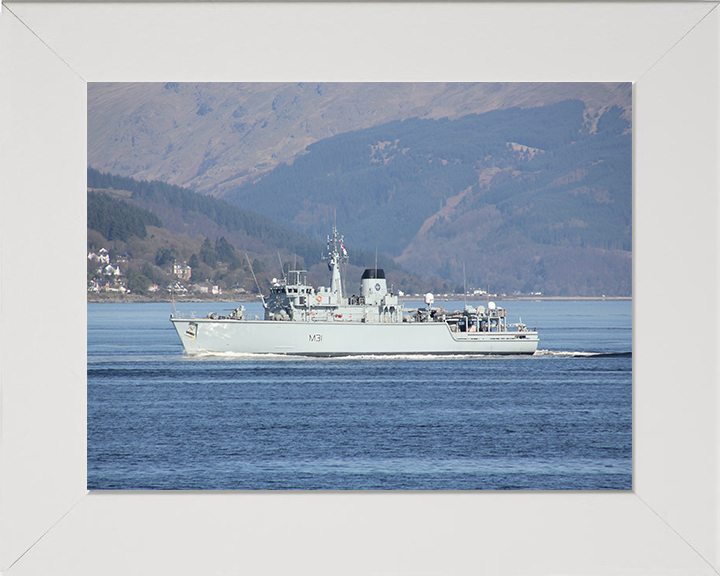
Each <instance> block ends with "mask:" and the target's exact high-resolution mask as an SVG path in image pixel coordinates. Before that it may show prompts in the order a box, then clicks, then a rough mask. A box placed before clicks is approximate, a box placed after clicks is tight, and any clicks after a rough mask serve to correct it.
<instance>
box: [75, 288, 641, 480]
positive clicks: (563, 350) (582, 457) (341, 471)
mask: <svg viewBox="0 0 720 576" xmlns="http://www.w3.org/2000/svg"><path fill="white" fill-rule="evenodd" d="M439 304H442V306H443V307H444V308H447V309H451V310H452V309H455V308H458V309H459V308H462V305H463V304H462V303H439ZM499 304H500V305H501V306H503V307H504V308H506V309H507V314H508V321H509V322H514V321H516V318H517V317H518V316H520V317H522V320H523V321H524V322H525V323H526V324H527V325H528V326H529V327H534V326H535V325H536V324H537V329H538V331H539V333H540V346H539V348H538V352H537V353H536V354H535V355H534V356H523V357H500V356H476V357H450V358H447V357H433V356H421V357H412V356H404V357H403V356H398V357H380V358H374V357H360V358H331V359H317V358H295V357H282V356H267V357H265V356H262V357H258V356H249V355H248V356H223V357H219V356H203V357H199V358H197V357H196V358H191V357H188V356H186V355H184V353H183V349H182V345H181V344H180V341H179V338H178V337H177V334H176V333H175V331H174V329H173V327H172V325H171V323H170V321H169V315H170V311H171V307H170V304H105V303H103V304H88V344H87V350H88V353H87V354H88V357H87V372H88V488H89V489H91V490H122V489H133V490H134V489H142V490H148V489H150V490H152V489H162V490H166V489H175V490H179V489H182V490H268V489H279V490H303V489H308V490H365V489H368V490H630V489H631V488H632V354H631V352H632V338H631V334H632V314H631V311H632V304H631V302H629V301H611V300H609V301H552V302H551V301H539V302H525V301H522V302H520V301H518V302H514V301H513V302H507V303H504V304H503V303H499ZM406 305H407V306H408V307H413V306H414V305H415V306H416V305H417V303H415V304H413V303H407V304H406ZM245 306H246V308H247V309H248V310H247V312H248V313H250V314H251V315H254V314H258V315H260V314H261V308H260V306H259V305H258V304H249V305H248V304H246V305H245ZM233 307H235V306H234V305H233V304H226V303H215V304H206V303H203V304H197V303H187V304H178V305H177V309H178V312H183V313H185V314H189V313H190V312H192V311H194V312H196V314H197V315H199V316H204V315H205V314H207V313H208V312H211V311H222V310H224V309H231V308H233Z"/></svg>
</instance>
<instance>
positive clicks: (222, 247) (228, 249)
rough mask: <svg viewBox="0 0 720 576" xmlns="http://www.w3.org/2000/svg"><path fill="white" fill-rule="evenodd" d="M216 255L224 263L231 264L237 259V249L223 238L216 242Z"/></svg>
mask: <svg viewBox="0 0 720 576" xmlns="http://www.w3.org/2000/svg"><path fill="white" fill-rule="evenodd" d="M215 254H216V256H217V257H218V259H219V260H221V261H222V262H227V263H230V262H232V261H233V260H234V259H235V248H233V246H232V244H230V242H228V241H227V240H226V239H225V236H223V237H222V238H220V239H218V240H217V241H216V242H215Z"/></svg>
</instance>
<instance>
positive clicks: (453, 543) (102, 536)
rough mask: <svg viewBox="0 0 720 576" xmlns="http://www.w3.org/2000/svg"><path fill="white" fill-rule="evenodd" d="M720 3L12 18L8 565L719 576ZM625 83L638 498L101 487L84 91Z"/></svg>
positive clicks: (36, 13) (247, 9)
mask: <svg viewBox="0 0 720 576" xmlns="http://www.w3.org/2000/svg"><path fill="white" fill-rule="evenodd" d="M719 33H720V10H718V2H662V3H585V2H578V3H575V2H563V3H514V2H508V3H471V2H463V3H417V4H415V3H397V4H385V3H359V4H350V3H340V4H333V3H319V4H304V3H295V2H289V3H281V4H273V3H212V2H203V3H192V2H187V3H176V4H165V3H150V4H137V3H124V2H120V3H82V2H77V3H74V2H68V3H52V2H51V3H32V2H22V1H20V2H7V3H5V4H3V6H2V12H1V13H0V90H1V92H0V106H1V108H0V184H1V185H2V188H1V189H0V194H1V195H0V250H1V252H0V254H1V258H2V260H0V330H1V332H2V335H0V344H1V347H0V355H1V356H0V378H1V386H2V390H1V394H2V395H1V396H0V399H1V406H0V410H1V412H0V416H1V418H2V437H1V442H2V444H1V446H0V448H1V450H2V452H1V454H0V458H1V464H2V468H1V470H0V571H1V572H2V573H7V574H9V575H27V574H33V575H34V574H48V573H53V574H73V575H83V574H98V573H101V574H104V575H107V574H110V575H112V574H123V575H124V574H185V573H187V574H199V573H202V574H227V575H230V574H246V573H262V574H288V573H293V574H297V573H301V574H328V575H330V574H332V575H336V574H358V575H360V574H362V575H368V574H370V575H373V574H378V575H381V574H382V575H388V574H393V575H408V576H409V575H420V574H423V575H429V574H434V575H435V574H436V575H440V574H443V575H445V574H466V573H468V574H469V573H472V574H557V575H559V574H573V575H578V574H613V575H617V574H653V575H662V574H683V575H705V574H707V575H711V574H718V573H720V488H719V487H720V478H718V465H719V461H718V460H719V458H720V445H719V443H718V442H719V437H718V409H719V408H720V400H719V398H720V394H719V390H718V365H717V361H716V360H715V356H716V355H717V353H718V351H719V350H718V348H719V347H718V342H719V339H718V335H717V331H716V329H715V325H716V324H717V320H718V303H717V296H718V293H719V292H720V291H719V290H718V288H719V285H718V284H719V280H718V277H717V269H718V249H719V248H720V239H719V238H718V230H717V228H718V227H717V224H718V218H719V217H720V211H719V210H718V202H719V198H718V192H720V189H719V188H720V187H719V184H720V170H719V169H718V158H720V140H719V138H718V131H719V130H720V113H719V112H720V93H719V86H720V83H719V75H720V51H719V47H720V42H719V37H720V34H719ZM170 80H172V81H198V82H204V81H270V80H291V81H295V80H297V81H304V80H305V81H391V80H392V81H534V82H536V81H548V82H549V81H552V82H556V81H580V82H585V81H605V80H607V81H631V82H633V83H634V88H633V90H634V92H633V149H634V152H633V154H634V166H633V171H634V172H633V174H634V176H633V178H634V184H633V194H634V196H633V198H634V204H633V221H634V248H633V252H634V272H633V274H634V276H633V288H634V289H633V292H634V293H633V297H634V303H633V324H634V325H633V410H634V412H633V446H634V453H633V467H634V468H633V475H634V476H633V490H632V491H631V492H621V493H617V492H608V493H596V492H577V493H567V492H559V493H549V492H467V493H465V492H462V493H459V492H458V493H455V492H439V493H420V492H410V493H408V492H388V493H378V492H369V493H357V492H347V493H342V492H320V493H315V492H212V493H203V492H170V493H167V492H122V493H121V492H93V493H88V491H87V490H86V442H87V440H86V364H85V334H86V301H85V292H84V290H83V287H84V285H85V263H84V261H85V230H84V229H83V228H82V222H83V219H84V218H85V217H86V211H85V194H84V188H85V168H86V149H85V146H86V144H85V134H86V83H87V82H94V81H123V82H124V81H170Z"/></svg>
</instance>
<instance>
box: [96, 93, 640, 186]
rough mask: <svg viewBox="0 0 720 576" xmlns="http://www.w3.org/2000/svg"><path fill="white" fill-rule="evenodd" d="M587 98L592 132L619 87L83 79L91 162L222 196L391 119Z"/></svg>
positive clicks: (623, 99) (621, 98)
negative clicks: (329, 142)
mask: <svg viewBox="0 0 720 576" xmlns="http://www.w3.org/2000/svg"><path fill="white" fill-rule="evenodd" d="M569 99H577V100H581V101H582V102H584V103H585V106H586V111H585V114H586V117H587V120H588V124H589V126H590V128H591V129H592V125H593V123H594V122H595V121H596V119H597V117H598V115H599V114H600V113H602V111H604V110H606V109H607V108H609V107H611V106H613V105H617V106H619V107H620V108H622V109H623V111H624V113H625V115H626V118H630V116H631V113H632V110H631V105H632V104H631V85H630V84H627V83H625V84H620V83H604V84H603V83H577V82H564V83H441V82H434V83H386V82H383V83H352V82H346V83H320V84H318V83H311V82H305V83H303V82H301V83H237V84H233V83H202V84H197V83H178V82H168V83H146V82H144V83H95V82H91V83H89V84H88V165H89V166H94V167H95V168H97V169H99V170H101V171H103V172H110V173H113V174H119V175H122V176H131V177H134V178H138V179H141V180H160V181H163V182H167V183H169V184H175V185H178V186H183V187H187V188H191V189H193V190H195V191H198V192H202V193H206V194H207V193H209V194H213V195H215V196H223V195H224V194H225V193H226V192H227V191H228V190H231V189H234V188H236V187H237V186H238V185H240V184H242V183H244V182H246V181H252V180H254V179H256V178H257V177H259V176H261V175H263V174H265V173H266V172H268V171H269V170H271V169H273V168H274V167H276V166H279V165H280V164H283V163H287V162H292V161H293V159H294V158H295V157H296V156H297V155H298V154H301V153H302V152H303V151H304V150H305V148H306V147H307V146H308V145H310V144H313V143H314V142H318V141H320V140H323V139H325V138H329V137H331V136H335V135H337V134H342V133H346V132H351V131H354V130H361V129H364V128H369V127H372V126H378V125H380V124H386V123H388V122H391V121H396V120H406V119H409V118H420V119H440V118H449V119H456V118H459V117H462V116H467V115H469V114H480V113H484V112H488V111H491V110H502V109H506V108H512V107H519V108H531V107H535V106H546V105H549V104H554V103H557V102H562V101H564V100H569Z"/></svg>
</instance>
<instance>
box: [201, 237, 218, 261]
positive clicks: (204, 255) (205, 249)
mask: <svg viewBox="0 0 720 576" xmlns="http://www.w3.org/2000/svg"><path fill="white" fill-rule="evenodd" d="M200 260H202V261H203V262H204V263H205V264H207V265H208V266H210V267H211V268H215V265H216V264H217V254H215V248H213V245H212V242H210V238H205V241H204V242H203V244H202V246H201V247H200Z"/></svg>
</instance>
